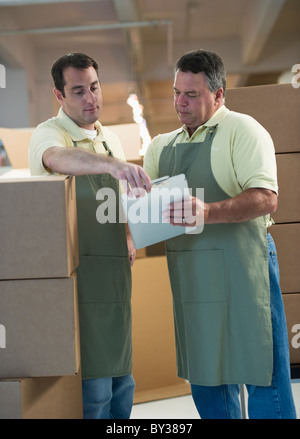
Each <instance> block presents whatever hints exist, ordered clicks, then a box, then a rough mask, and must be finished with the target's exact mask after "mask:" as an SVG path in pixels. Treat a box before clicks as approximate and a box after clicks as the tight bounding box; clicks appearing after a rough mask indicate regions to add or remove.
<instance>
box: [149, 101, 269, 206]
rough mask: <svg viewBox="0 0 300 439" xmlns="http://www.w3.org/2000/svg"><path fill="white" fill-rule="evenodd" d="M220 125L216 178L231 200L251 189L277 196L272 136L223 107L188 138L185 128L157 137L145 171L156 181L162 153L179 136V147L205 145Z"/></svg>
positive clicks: (249, 119)
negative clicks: (272, 192) (209, 136)
mask: <svg viewBox="0 0 300 439" xmlns="http://www.w3.org/2000/svg"><path fill="white" fill-rule="evenodd" d="M216 124H218V127H217V131H216V134H215V137H214V140H213V144H212V148H211V167H212V171H213V175H214V177H215V179H216V181H217V183H218V184H219V186H220V187H221V188H222V189H223V191H224V192H225V193H227V194H228V195H229V196H230V197H234V196H236V195H238V194H239V193H241V192H242V191H244V190H246V189H250V188H264V189H270V190H272V191H274V192H276V193H277V192H278V185H277V169H276V160H275V150H274V145H273V141H272V139H271V136H270V135H269V133H268V132H267V131H266V130H265V129H264V128H263V127H262V126H261V125H260V124H259V123H258V122H257V121H256V120H255V119H253V118H252V117H250V116H248V115H246V114H241V113H237V112H234V111H230V110H229V109H228V108H226V107H225V105H223V106H222V107H221V108H219V109H218V110H217V111H216V112H215V113H214V115H213V116H212V117H211V118H210V119H209V120H208V121H207V122H206V123H205V124H204V125H201V126H199V127H198V129H197V130H196V131H195V132H194V134H193V135H192V136H191V137H189V134H188V132H187V130H186V128H185V127H184V126H183V127H181V128H179V129H178V130H175V131H172V132H170V133H166V134H160V135H158V136H156V137H155V138H154V139H153V140H152V142H151V144H150V145H149V147H148V149H147V152H146V154H145V158H144V169H145V170H146V172H147V173H148V174H149V176H150V178H151V179H155V178H157V177H158V176H159V175H158V172H159V158H160V154H161V151H162V149H163V148H164V147H165V146H166V145H168V144H169V143H170V142H171V140H172V139H173V138H174V137H175V136H176V134H178V137H177V139H176V142H175V143H174V145H173V146H175V145H176V144H177V143H196V142H203V141H204V139H205V135H206V132H207V129H208V127H211V126H214V125H216Z"/></svg>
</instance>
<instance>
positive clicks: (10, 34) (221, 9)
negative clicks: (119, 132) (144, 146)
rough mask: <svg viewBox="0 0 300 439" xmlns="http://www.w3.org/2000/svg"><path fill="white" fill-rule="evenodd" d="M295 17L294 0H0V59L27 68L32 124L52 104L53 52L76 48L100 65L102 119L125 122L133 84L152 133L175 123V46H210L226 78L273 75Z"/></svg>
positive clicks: (259, 80)
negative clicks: (223, 68) (226, 75)
mask: <svg viewBox="0 0 300 439" xmlns="http://www.w3.org/2000/svg"><path fill="white" fill-rule="evenodd" d="M299 19H300V1H299V0H85V1H84V0H77V1H58V0H48V1H47V0H35V1H25V0H10V1H5V0H1V1H0V63H2V64H4V65H7V66H10V67H11V68H17V69H24V70H25V71H26V73H27V78H28V90H29V94H30V98H29V102H30V107H31V108H30V112H31V121H32V124H36V123H38V122H40V121H41V120H43V119H44V118H45V117H51V116H52V115H53V114H54V113H55V112H56V109H57V108H56V107H57V104H56V102H55V101H54V100H53V99H52V97H51V98H49V96H50V93H51V96H52V91H51V88H52V82H51V78H50V74H49V72H50V69H51V65H52V64H53V62H54V61H55V60H56V59H57V58H58V57H60V56H61V55H64V54H65V53H69V52H74V51H77V52H78V51H80V52H85V53H87V54H89V55H90V56H92V57H94V58H95V59H96V60H97V61H98V62H99V65H100V80H101V85H102V89H103V98H104V108H103V113H102V116H101V122H102V123H104V124H123V123H131V122H132V121H133V119H132V109H131V107H129V106H128V104H127V98H128V95H129V94H130V93H136V94H137V95H138V99H139V102H140V103H141V104H142V105H143V110H144V117H145V119H146V121H147V125H148V128H149V131H150V134H151V136H154V135H156V134H157V133H159V132H162V131H166V130H169V129H174V128H176V127H177V126H178V120H177V116H176V114H175V112H174V109H173V93H172V83H173V82H172V79H173V66H174V63H175V62H176V60H177V59H178V58H179V57H180V56H181V55H182V54H183V53H184V52H186V51H189V50H193V49H196V48H204V49H207V50H213V51H216V52H217V53H218V54H219V55H221V57H222V58H223V61H224V63H225V66H226V70H227V74H228V87H229V88H231V87H237V86H248V85H260V84H268V83H276V82H278V78H279V77H280V75H282V73H283V72H286V71H287V72H290V71H291V69H292V66H293V65H295V64H297V63H299V62H300V59H299V55H300V51H299V48H300V26H299V22H300V20H299ZM46 100H47V102H49V104H46V103H45V102H46Z"/></svg>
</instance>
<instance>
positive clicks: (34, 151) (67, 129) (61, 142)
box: [28, 108, 125, 175]
mask: <svg viewBox="0 0 300 439" xmlns="http://www.w3.org/2000/svg"><path fill="white" fill-rule="evenodd" d="M95 128H96V129H97V136H96V137H95V139H94V140H91V139H90V138H89V137H88V136H87V134H86V133H85V132H84V130H82V129H81V128H80V127H79V126H78V125H77V124H76V123H75V122H73V121H72V119H70V118H69V116H67V115H66V113H65V112H64V111H63V109H62V108H60V110H59V112H58V115H57V116H56V117H53V118H51V119H48V120H47V121H46V122H43V123H41V124H40V125H38V126H37V127H36V129H35V131H34V132H33V134H32V137H31V141H30V146H29V156H28V159H29V168H30V172H31V175H49V174H51V170H50V169H46V168H45V167H44V165H43V154H44V152H45V151H46V149H48V148H50V147H51V146H61V147H73V146H74V142H76V144H77V146H78V147H80V148H84V149H87V150H89V151H93V152H96V153H99V154H106V150H105V148H104V146H103V141H105V142H106V144H107V146H108V147H109V148H110V150H111V151H112V153H113V155H114V157H116V158H118V159H121V160H124V161H125V154H124V151H123V148H122V145H121V142H120V140H119V139H118V137H117V136H116V134H115V133H113V132H112V131H111V130H109V129H108V128H107V127H103V126H102V125H101V124H100V122H99V121H96V122H95Z"/></svg>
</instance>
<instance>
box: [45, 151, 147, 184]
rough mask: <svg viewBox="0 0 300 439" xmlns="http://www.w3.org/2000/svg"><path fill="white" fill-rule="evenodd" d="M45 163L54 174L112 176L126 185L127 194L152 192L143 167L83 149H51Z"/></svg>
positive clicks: (46, 152)
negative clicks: (135, 190)
mask: <svg viewBox="0 0 300 439" xmlns="http://www.w3.org/2000/svg"><path fill="white" fill-rule="evenodd" d="M43 163H44V165H45V167H46V168H49V169H51V170H52V171H53V172H57V173H59V174H67V175H75V176H76V175H86V174H110V175H111V176H112V177H114V178H116V179H117V180H122V181H123V182H125V183H126V185H127V187H126V188H125V189H126V190H127V192H130V191H131V190H134V189H136V188H142V190H144V188H145V189H146V191H147V192H149V191H150V190H151V180H150V177H149V176H148V175H147V173H146V172H145V171H144V170H143V168H142V167H141V166H138V165H134V164H133V163H127V162H124V161H122V160H118V159H116V158H112V157H108V156H105V155H103V154H96V153H93V152H91V151H87V150H84V149H81V148H66V147H55V146H53V147H51V148H48V149H47V150H46V151H45V152H44V154H43Z"/></svg>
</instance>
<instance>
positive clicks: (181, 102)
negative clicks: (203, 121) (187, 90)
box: [176, 93, 187, 106]
mask: <svg viewBox="0 0 300 439" xmlns="http://www.w3.org/2000/svg"><path fill="white" fill-rule="evenodd" d="M176 102H177V105H181V106H185V105H186V104H187V100H186V98H185V95H184V93H180V94H179V95H177V97H176Z"/></svg>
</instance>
